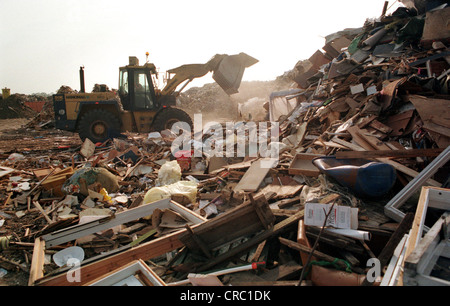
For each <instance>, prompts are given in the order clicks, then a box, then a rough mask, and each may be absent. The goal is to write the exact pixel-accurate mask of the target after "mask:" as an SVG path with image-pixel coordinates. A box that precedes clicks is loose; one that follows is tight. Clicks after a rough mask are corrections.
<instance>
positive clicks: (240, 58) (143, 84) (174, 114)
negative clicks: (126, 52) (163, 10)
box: [53, 53, 258, 143]
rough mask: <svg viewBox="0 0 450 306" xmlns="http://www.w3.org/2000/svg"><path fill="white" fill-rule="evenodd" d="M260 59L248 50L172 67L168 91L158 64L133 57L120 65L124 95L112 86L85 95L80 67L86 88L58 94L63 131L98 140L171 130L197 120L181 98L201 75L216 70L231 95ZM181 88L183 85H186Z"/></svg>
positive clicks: (57, 113) (56, 108)
mask: <svg viewBox="0 0 450 306" xmlns="http://www.w3.org/2000/svg"><path fill="white" fill-rule="evenodd" d="M257 62H258V60H256V59H254V58H253V57H251V56H249V55H247V54H245V53H239V54H236V55H226V54H216V55H215V56H214V57H212V58H211V59H210V60H209V61H208V62H207V63H206V64H187V65H183V66H180V67H178V68H174V69H171V70H168V71H167V76H166V78H167V81H166V85H165V87H164V88H163V89H158V88H156V87H155V86H154V78H157V77H158V72H157V70H156V67H155V65H154V64H152V63H148V62H147V63H145V64H144V65H142V66H140V65H139V60H138V59H137V58H136V57H134V56H130V57H129V64H128V65H127V66H124V67H120V68H119V88H118V93H115V92H110V91H107V90H106V88H105V87H106V86H103V91H102V90H100V92H92V93H85V90H84V70H83V69H84V68H83V67H80V86H81V89H80V92H79V93H70V94H56V95H53V107H54V111H55V126H56V128H57V129H61V130H67V131H72V132H78V134H79V136H80V138H81V139H82V140H83V141H84V140H85V139H86V138H89V139H90V140H92V141H93V142H94V143H98V142H104V141H106V140H107V139H110V138H115V137H118V136H119V135H120V134H121V133H122V132H125V131H129V132H138V133H147V132H151V131H161V130H164V129H170V128H171V127H172V125H173V124H174V123H176V122H179V121H181V122H185V123H187V124H189V126H190V128H191V130H192V125H193V124H192V120H191V118H190V116H189V115H188V114H187V113H186V112H185V111H183V110H182V109H179V108H176V107H175V106H176V97H177V96H178V95H179V93H180V92H181V91H182V90H183V89H184V88H185V87H186V85H187V84H189V82H191V81H192V80H193V79H195V78H199V77H202V76H204V75H206V74H207V73H208V72H213V76H212V77H213V79H214V80H215V81H216V82H217V83H218V84H219V85H220V87H221V88H222V89H223V90H224V91H225V92H226V93H227V94H229V95H231V94H234V93H237V92H238V88H239V86H240V83H241V80H242V76H243V73H244V70H245V68H247V67H250V66H252V65H254V64H255V63H257ZM182 83H184V84H183V85H182V87H181V89H179V90H178V91H176V90H177V88H178V87H179V85H180V84H182Z"/></svg>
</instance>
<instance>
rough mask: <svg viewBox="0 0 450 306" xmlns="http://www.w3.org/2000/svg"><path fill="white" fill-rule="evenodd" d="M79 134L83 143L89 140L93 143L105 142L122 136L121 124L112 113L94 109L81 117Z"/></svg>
mask: <svg viewBox="0 0 450 306" xmlns="http://www.w3.org/2000/svg"><path fill="white" fill-rule="evenodd" d="M78 134H79V136H80V138H81V140H83V141H84V140H85V139H86V138H89V139H90V140H91V141H92V142H93V143H97V142H105V141H106V140H107V139H110V138H114V137H117V136H118V135H119V134H120V122H119V119H118V118H117V117H116V116H115V115H114V114H112V113H111V112H108V111H106V110H103V109H94V110H91V111H89V112H87V113H85V114H84V115H83V116H82V117H81V119H80V122H79V124H78Z"/></svg>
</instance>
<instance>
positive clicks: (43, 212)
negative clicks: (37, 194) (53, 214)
mask: <svg viewBox="0 0 450 306" xmlns="http://www.w3.org/2000/svg"><path fill="white" fill-rule="evenodd" d="M33 205H34V206H36V208H37V209H38V210H39V212H40V213H41V214H42V215H43V216H44V218H45V220H47V222H48V223H49V224H52V223H53V220H52V219H50V217H49V216H48V215H47V214H46V213H45V211H44V209H43V208H42V206H41V204H39V202H38V201H33Z"/></svg>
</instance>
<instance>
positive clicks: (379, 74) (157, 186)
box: [0, 7, 450, 286]
mask: <svg viewBox="0 0 450 306" xmlns="http://www.w3.org/2000/svg"><path fill="white" fill-rule="evenodd" d="M449 10H450V8H448V7H438V8H437V9H436V10H434V11H428V12H426V13H424V14H423V15H419V16H417V14H414V13H413V12H412V10H409V9H405V8H401V9H399V10H398V11H396V12H395V13H393V14H392V16H382V18H380V20H377V21H370V22H369V21H368V22H366V24H365V25H364V27H363V28H361V29H358V30H355V29H353V30H346V31H343V32H339V33H336V34H334V35H330V36H329V37H328V38H327V43H326V45H325V46H324V48H323V49H324V50H325V51H326V52H325V53H323V52H322V51H318V52H316V53H315V54H314V55H313V56H312V57H311V58H310V59H308V60H306V61H301V62H299V63H298V64H297V65H296V66H295V69H294V70H293V71H292V72H291V73H290V74H289V75H290V76H292V78H293V80H294V81H295V82H296V83H297V84H298V88H295V89H292V88H289V89H286V90H283V91H274V92H272V93H271V94H270V97H268V100H269V105H268V115H269V116H270V122H266V121H263V122H260V124H259V125H257V124H255V125H254V126H255V127H258V128H259V130H258V131H256V130H252V125H251V124H250V123H245V124H244V123H243V122H236V123H234V125H233V124H231V125H230V124H226V125H219V127H217V126H215V127H214V128H213V130H214V131H213V130H204V131H202V135H196V134H194V135H190V136H191V138H189V141H188V142H187V143H188V144H189V145H190V148H191V149H189V150H174V148H176V144H177V143H178V142H179V141H178V140H179V137H180V136H179V135H175V134H173V132H172V131H170V130H164V131H161V132H153V133H150V134H148V135H142V134H133V133H127V134H125V136H126V137H125V138H123V139H114V140H108V141H106V142H105V143H102V144H94V143H92V142H91V141H90V140H89V139H86V140H85V141H84V142H82V143H80V142H71V139H70V138H69V137H67V136H63V137H61V138H62V139H65V140H66V141H67V142H66V144H67V145H66V146H63V147H55V148H54V149H52V150H47V152H46V153H45V154H44V153H43V152H42V151H39V150H28V151H27V152H26V154H21V153H24V152H19V151H10V152H4V153H3V155H2V162H1V164H0V185H1V189H0V249H1V255H0V267H1V270H0V272H3V273H4V274H6V275H5V276H3V278H4V279H6V278H7V277H8V275H11V274H13V272H16V273H22V274H24V275H26V276H27V280H28V285H39V286H52V285H104V286H106V285H144V286H184V285H189V286H191V285H194V286H196V285H204V286H206V285H214V286H222V285H247V286H261V285H285V286H297V285H301V286H306V285H315V286H324V285H382V286H391V285H402V284H403V285H418V284H419V285H424V284H425V285H429V284H445V285H448V284H449V281H450V278H449V273H448V268H447V267H448V264H449V259H448V257H449V254H448V251H447V248H446V243H448V237H449V236H448V234H449V233H448V228H449V227H448V224H449V222H450V217H449V215H448V211H449V210H450V202H449V200H448V199H449V197H448V196H449V195H450V189H449V187H450V186H449V181H448V179H449V177H448V173H449V171H448V161H449V159H450V147H449V146H448V141H449V137H450V133H449V129H450V124H449V122H448V118H447V117H448V116H447V115H446V114H447V113H448V111H447V109H448V104H447V103H448V102H449V100H450V99H449V96H447V90H448V85H447V84H448V83H446V81H447V80H448V76H447V73H448V68H449V63H448V62H447V60H448V58H446V57H447V55H448V51H447V50H448V47H446V46H447V44H448V40H447V39H448V38H449V37H450V35H447V36H445V37H437V36H435V35H433V34H436V33H430V31H431V32H432V29H430V26H431V25H433V24H434V22H436V20H435V18H437V19H438V20H441V19H442V18H443V17H442V14H447V15H446V16H447V17H446V18H444V20H448V14H449ZM436 16H439V17H436ZM420 25H422V27H423V30H422V31H417V27H418V26H420ZM410 27H413V29H414V30H413V31H410ZM432 28H433V29H434V28H435V25H433V26H432ZM380 31H381V32H380ZM417 33H421V34H420V35H419V34H417ZM418 35H419V36H418ZM436 35H442V31H439V32H437V34H436ZM430 40H433V43H432V44H429V43H428V42H429V41H430ZM437 41H440V43H438V42H437ZM436 114H438V115H436ZM221 129H222V130H221ZM255 132H257V133H259V134H258V135H257V134H256V133H255ZM276 132H278V135H279V137H278V139H276V137H275V138H274V137H266V138H265V137H261V136H264V134H266V136H267V135H269V134H270V136H273V135H274V134H275V135H276V134H277V133H276ZM42 135H43V138H44V139H34V140H33V143H34V144H35V145H36V147H39V143H40V142H41V141H44V140H45V132H42ZM255 135H257V136H259V137H256V138H255ZM49 136H50V137H49V139H52V137H53V135H52V134H51V133H49ZM261 139H266V140H268V142H264V141H261ZM255 143H257V144H258V146H256V147H255V146H254V144H255ZM225 144H227V146H228V144H231V146H230V147H227V149H228V148H230V149H233V150H230V151H233V153H232V154H228V150H227V154H226V155H225V154H222V155H221V154H219V153H220V149H221V148H224V147H225ZM30 145H31V143H30ZM174 145H175V147H174ZM241 145H242V146H241ZM178 149H179V148H178ZM242 152H245V153H246V154H240V153H242ZM268 152H269V153H270V154H266V153H268ZM215 153H218V154H215ZM269 155H270V156H269ZM429 253H431V254H433V256H432V259H430V257H427V254H429Z"/></svg>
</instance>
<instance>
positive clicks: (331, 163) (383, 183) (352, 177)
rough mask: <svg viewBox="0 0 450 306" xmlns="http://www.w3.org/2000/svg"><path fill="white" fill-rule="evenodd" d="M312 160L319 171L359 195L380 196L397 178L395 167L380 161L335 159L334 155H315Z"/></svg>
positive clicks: (385, 192) (386, 191)
mask: <svg viewBox="0 0 450 306" xmlns="http://www.w3.org/2000/svg"><path fill="white" fill-rule="evenodd" d="M312 162H313V164H314V165H315V166H316V167H317V168H318V169H319V170H320V172H321V173H324V174H326V175H328V176H330V177H332V178H334V179H335V180H336V181H337V182H338V183H339V184H340V185H342V186H344V187H347V188H349V189H350V190H352V191H353V192H354V193H355V195H357V196H359V197H381V196H383V195H385V194H387V193H388V192H389V191H390V190H391V188H392V187H393V186H394V184H395V181H396V179H397V175H396V171H395V168H394V167H392V166H391V165H389V164H386V163H382V162H376V161H371V160H367V159H336V157H335V156H322V157H317V158H314V159H313V161H312Z"/></svg>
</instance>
